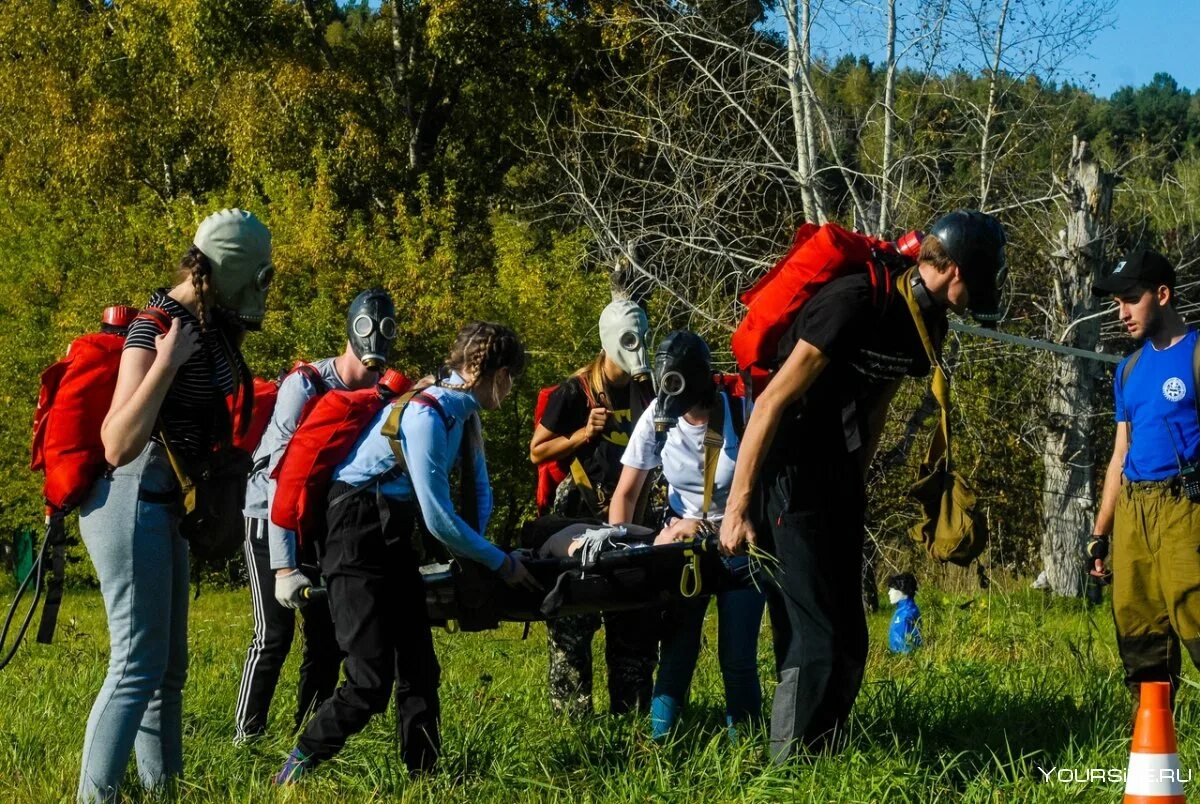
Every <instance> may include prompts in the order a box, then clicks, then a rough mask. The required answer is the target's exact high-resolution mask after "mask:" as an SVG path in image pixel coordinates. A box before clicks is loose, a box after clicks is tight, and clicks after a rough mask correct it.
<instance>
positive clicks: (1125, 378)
mask: <svg viewBox="0 0 1200 804" xmlns="http://www.w3.org/2000/svg"><path fill="white" fill-rule="evenodd" d="M1197 346H1198V347H1200V341H1197ZM1145 350H1146V345H1145V344H1142V345H1141V346H1139V347H1138V348H1137V350H1136V351H1135V352H1134V353H1133V354H1131V355H1130V356H1129V359H1128V360H1126V361H1125V368H1123V369H1121V376H1120V377H1119V378H1118V379H1117V382H1118V387H1120V389H1121V404H1125V389H1126V388H1127V387H1128V384H1129V375H1130V374H1132V373H1133V367H1134V366H1136V365H1137V362H1138V361H1139V360H1141V359H1142V352H1144V351H1145ZM1197 359H1200V358H1196V357H1195V356H1193V358H1192V364H1193V371H1192V374H1193V376H1195V374H1196V371H1195V366H1196V360H1197ZM1193 387H1194V386H1193ZM1197 404H1200V402H1198V403H1197ZM1121 413H1122V414H1124V416H1125V418H1126V420H1127V421H1128V420H1129V406H1128V405H1125V410H1123V411H1121ZM1132 445H1133V422H1132V421H1130V422H1129V446H1132Z"/></svg>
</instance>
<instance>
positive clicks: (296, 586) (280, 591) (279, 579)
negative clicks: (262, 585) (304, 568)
mask: <svg viewBox="0 0 1200 804" xmlns="http://www.w3.org/2000/svg"><path fill="white" fill-rule="evenodd" d="M310 586H312V581H310V580H309V579H308V577H307V576H305V574H304V573H303V572H301V571H300V570H298V569H294V570H292V571H291V572H289V573H288V574H287V575H276V576H275V599H276V600H278V601H279V605H281V606H283V607H284V608H285V609H298V608H300V607H301V606H303V605H304V603H305V602H306V601H305V600H304V598H302V597H301V596H300V595H301V594H302V593H303V592H304V590H305V589H307V588H308V587H310Z"/></svg>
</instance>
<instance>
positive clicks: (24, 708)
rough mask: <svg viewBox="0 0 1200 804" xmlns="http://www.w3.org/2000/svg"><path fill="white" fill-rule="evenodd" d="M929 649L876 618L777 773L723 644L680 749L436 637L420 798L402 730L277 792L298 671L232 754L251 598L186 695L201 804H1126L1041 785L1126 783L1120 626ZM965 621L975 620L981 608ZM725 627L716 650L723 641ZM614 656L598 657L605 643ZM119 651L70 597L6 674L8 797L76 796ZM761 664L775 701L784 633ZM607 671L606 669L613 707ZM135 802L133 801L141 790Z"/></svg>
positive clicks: (504, 632) (537, 660)
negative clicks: (55, 631)
mask: <svg viewBox="0 0 1200 804" xmlns="http://www.w3.org/2000/svg"><path fill="white" fill-rule="evenodd" d="M918 599H919V602H920V603H921V604H922V608H923V611H924V616H925V635H926V639H927V642H928V645H927V647H926V648H924V649H923V650H921V651H920V652H918V653H917V654H916V655H914V656H912V657H894V656H891V655H889V654H888V653H887V651H886V649H885V646H884V641H885V639H886V631H887V623H888V620H887V614H886V612H885V613H882V614H880V615H877V616H874V617H872V618H871V620H870V628H871V654H870V660H869V666H868V671H867V681H866V684H865V685H864V687H863V690H862V693H861V694H860V696H859V699H858V704H857V706H856V708H855V713H854V716H853V719H852V721H851V725H850V736H849V745H848V746H847V747H846V748H845V749H844V750H843V751H841V752H840V753H838V754H835V755H832V756H830V755H823V756H815V757H802V758H800V759H797V760H796V761H793V762H791V763H789V764H787V765H785V766H784V767H782V768H775V767H772V766H770V765H769V764H768V763H767V762H766V761H765V759H764V737H763V735H761V734H760V735H755V736H754V738H753V739H750V740H747V741H744V742H743V743H742V744H741V745H738V746H734V745H732V744H731V743H730V742H729V741H728V740H727V738H726V736H725V734H724V730H723V728H722V720H723V718H722V714H721V712H722V706H723V702H722V694H721V683H720V673H719V671H718V669H717V667H716V657H715V651H714V650H712V649H711V647H706V650H705V651H704V653H703V655H702V657H701V662H700V667H699V669H698V671H697V677H696V680H695V683H694V685H693V693H692V706H691V708H690V710H689V711H688V713H687V715H686V716H685V721H684V724H683V726H682V728H681V730H680V732H679V733H678V735H677V736H676V737H675V739H674V740H673V741H672V742H671V743H669V744H667V745H663V746H660V745H656V744H654V743H652V742H651V741H650V740H649V739H648V736H647V734H648V724H647V723H646V722H645V721H644V720H642V719H639V718H635V717H627V718H619V719H617V718H611V717H607V716H596V717H594V718H591V719H588V720H586V721H583V722H578V721H571V720H567V719H561V718H557V717H555V716H553V715H552V714H551V712H550V709H549V706H548V704H547V703H546V696H545V692H544V689H545V682H544V679H545V673H546V658H545V636H544V633H543V632H544V629H543V628H542V626H540V625H534V626H533V629H532V632H531V634H530V637H529V639H528V640H526V641H522V639H521V631H522V628H521V626H520V625H516V624H509V625H506V626H505V627H504V628H502V629H501V630H499V631H496V632H488V633H482V634H447V633H444V632H441V631H438V632H437V634H436V642H437V649H438V655H439V657H440V659H441V663H442V668H443V681H442V688H441V692H442V704H443V731H444V741H445V749H444V754H443V760H442V763H441V766H440V770H439V772H438V773H437V774H436V775H435V776H434V777H432V778H430V779H427V780H423V781H421V782H410V781H409V780H408V779H407V776H406V774H405V773H404V770H403V764H402V763H401V762H400V761H399V758H398V754H397V751H396V747H395V745H394V741H393V738H392V736H391V735H392V733H393V731H392V730H393V728H394V720H393V718H392V716H391V714H390V713H389V714H388V715H387V716H384V717H379V718H377V719H376V720H375V721H374V722H373V723H372V724H371V726H370V727H369V728H368V729H367V730H366V731H365V732H364V733H362V734H360V735H358V736H357V737H355V738H354V739H353V740H351V742H350V744H349V745H348V746H347V748H346V750H345V751H343V752H342V754H341V755H340V756H339V757H338V758H337V759H335V760H334V761H332V762H330V763H327V764H326V765H323V766H321V768H320V769H319V770H318V771H317V772H316V773H314V774H313V775H312V776H310V777H308V778H306V779H305V780H304V782H303V783H302V784H300V785H298V786H297V787H295V788H294V789H290V790H286V791H283V792H280V791H277V790H275V789H274V788H272V787H271V785H270V778H271V776H272V775H273V773H274V772H275V771H276V770H277V769H278V767H279V765H280V764H281V762H282V760H283V757H284V756H285V754H286V753H287V751H288V750H289V749H290V748H291V746H292V738H291V736H290V735H289V734H288V733H287V727H288V724H289V722H290V719H291V708H292V706H293V705H294V701H295V678H296V655H295V652H293V655H292V656H291V657H289V661H288V665H287V667H286V669H285V675H284V679H283V681H282V682H281V685H280V689H279V691H278V693H277V695H276V699H275V700H276V705H275V707H274V709H273V712H272V722H271V733H270V735H271V736H270V737H268V738H266V739H265V740H262V741H260V742H258V743H257V744H254V745H252V746H250V747H235V746H234V745H233V744H232V743H231V741H230V737H231V735H232V731H233V708H234V698H235V695H236V690H237V685H238V680H239V678H240V674H241V666H242V658H243V656H244V652H245V648H246V644H247V642H248V639H249V635H250V631H251V620H250V609H249V603H248V592H247V591H245V590H243V591H239V592H217V591H212V590H206V591H205V592H204V593H203V594H202V595H201V597H200V599H199V600H198V601H195V602H194V603H193V604H192V611H191V632H190V640H191V672H190V678H189V681H188V686H187V691H186V694H185V704H184V705H185V715H184V717H185V722H184V729H185V735H184V739H185V755H186V761H187V777H186V781H185V783H184V785H183V787H182V791H181V792H182V798H184V799H185V800H191V801H214V800H215V801H257V800H277V799H283V800H287V801H306V802H317V801H321V802H324V801H333V800H349V801H368V800H376V799H381V798H382V799H403V800H437V801H470V802H477V801H485V800H514V799H522V800H526V799H542V800H563V801H592V800H618V801H630V800H635V801H647V800H651V799H655V800H657V799H665V800H672V801H732V800H797V801H837V802H842V801H889V802H890V801H922V802H924V801H934V800H938V799H941V800H944V801H1087V802H1092V801H1117V800H1118V799H1119V797H1120V794H1121V788H1120V786H1119V785H1116V784H1074V783H1065V784H1064V783H1061V782H1057V781H1053V780H1052V781H1050V782H1044V781H1043V776H1042V774H1041V773H1040V772H1039V771H1038V767H1039V766H1040V767H1042V768H1046V769H1049V768H1052V767H1058V768H1072V769H1080V770H1083V769H1087V768H1124V767H1125V764H1126V762H1127V759H1128V754H1127V752H1128V745H1129V731H1128V727H1129V726H1128V724H1129V713H1130V708H1129V702H1128V698H1127V695H1126V693H1125V691H1124V689H1123V687H1122V686H1121V683H1120V673H1119V670H1118V668H1119V661H1118V658H1117V654H1116V649H1115V644H1114V641H1113V636H1112V621H1111V619H1110V615H1109V614H1108V610H1107V609H1100V610H1097V611H1095V612H1088V611H1087V610H1086V609H1085V608H1084V607H1083V605H1082V604H1081V603H1079V602H1076V601H1056V600H1051V599H1049V598H1047V597H1044V596H1042V595H1041V594H1040V593H1034V592H1029V591H1026V590H1023V589H1022V590H1020V591H1015V592H1012V593H1005V592H1004V591H1000V590H996V589H995V588H993V590H992V591H991V592H989V593H987V594H986V595H984V594H979V595H977V596H976V597H975V598H973V599H971V598H968V597H967V596H964V595H954V596H945V597H944V596H943V595H942V594H941V593H939V592H937V591H935V590H932V589H928V590H922V592H921V593H920V594H919V596H918ZM964 605H965V608H964ZM714 617H715V614H714V613H713V611H712V610H710V614H709V622H708V632H707V634H708V637H709V643H710V644H711V641H712V639H713V638H714V632H715V629H714V628H713V625H714ZM596 647H597V651H596V652H597V656H598V657H600V656H603V652H602V648H601V646H600V644H599V642H598V643H597V646H596ZM106 652H107V640H106V632H105V623H104V613H103V608H102V605H101V601H100V598H99V595H98V594H96V593H94V592H72V593H69V594H68V597H67V599H66V600H65V602H64V607H63V615H62V622H61V623H60V630H59V635H58V637H57V639H56V642H55V644H54V645H52V646H44V645H37V644H34V643H32V641H31V642H30V644H28V645H26V646H25V647H23V648H22V653H21V655H19V656H18V658H17V659H16V660H15V661H14V663H13V664H12V665H11V666H10V667H9V668H8V669H6V670H4V671H3V672H0V801H6V802H7V801H30V802H43V801H55V800H68V799H69V798H70V797H71V795H72V794H73V792H74V789H75V784H76V780H77V774H78V761H79V751H80V747H81V745H82V742H83V730H84V725H85V723H86V720H87V716H88V711H89V708H90V706H91V702H92V699H93V698H94V696H95V694H96V692H97V690H98V689H99V687H100V683H101V680H102V678H103V674H104V665H105V658H106ZM759 660H760V667H761V669H762V675H763V678H764V679H765V680H766V685H765V686H766V693H767V696H768V701H769V700H770V694H771V692H772V688H773V682H772V681H771V679H772V673H771V667H772V658H771V650H770V642H769V628H764V633H763V639H762V641H761V650H760V654H759ZM602 664H603V663H602V662H598V663H597V687H598V698H599V700H598V705H599V707H600V708H603V707H604V706H605V705H606V701H605V700H604V692H603V688H604V682H603V668H602V666H601V665H602ZM1198 714H1200V699H1198V697H1197V693H1196V691H1195V690H1193V689H1190V688H1188V689H1185V691H1184V693H1183V695H1182V696H1181V705H1180V708H1179V711H1178V713H1177V722H1178V730H1179V738H1180V753H1181V759H1182V762H1183V766H1184V768H1185V769H1186V768H1188V767H1190V766H1191V765H1192V763H1200V732H1198V731H1197V730H1196V729H1195V728H1194V726H1193V725H1192V724H1194V723H1196V722H1197V715H1198ZM129 781H130V784H129V785H127V790H129V791H133V792H132V797H133V799H134V800H144V799H145V798H146V797H145V796H143V795H141V794H139V793H138V792H137V791H136V789H135V788H136V784H133V783H132V782H133V777H132V775H131V776H130V777H129Z"/></svg>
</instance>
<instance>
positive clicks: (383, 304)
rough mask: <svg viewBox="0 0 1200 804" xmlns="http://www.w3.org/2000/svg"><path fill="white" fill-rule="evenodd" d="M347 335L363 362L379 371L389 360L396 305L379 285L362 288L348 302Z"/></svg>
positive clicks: (394, 327)
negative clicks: (360, 291)
mask: <svg viewBox="0 0 1200 804" xmlns="http://www.w3.org/2000/svg"><path fill="white" fill-rule="evenodd" d="M346 337H347V338H348V339H349V341H350V348H351V349H352V350H353V351H354V354H355V355H356V356H357V357H358V359H359V360H361V361H362V362H363V365H364V366H366V367H367V368H369V369H372V370H374V371H379V370H380V369H382V368H383V367H384V366H386V365H387V363H388V358H389V356H390V355H391V351H392V342H393V341H394V340H396V307H395V305H393V304H392V297H391V296H389V295H388V292H387V291H386V290H383V289H382V288H372V289H371V290H364V291H363V292H362V293H360V294H358V295H357V296H355V297H354V301H352V302H350V310H349V311H348V312H347V313H346Z"/></svg>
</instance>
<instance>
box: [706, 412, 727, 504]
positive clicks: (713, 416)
mask: <svg viewBox="0 0 1200 804" xmlns="http://www.w3.org/2000/svg"><path fill="white" fill-rule="evenodd" d="M724 448H725V394H724V392H722V393H720V394H717V404H715V405H713V407H712V410H710V411H709V412H708V425H707V426H706V427H705V428H704V501H703V502H702V503H701V504H700V516H701V518H702V519H708V512H709V511H710V510H711V509H712V498H713V486H714V485H716V479H717V464H718V463H719V462H720V460H721V451H722V450H723V449H724Z"/></svg>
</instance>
